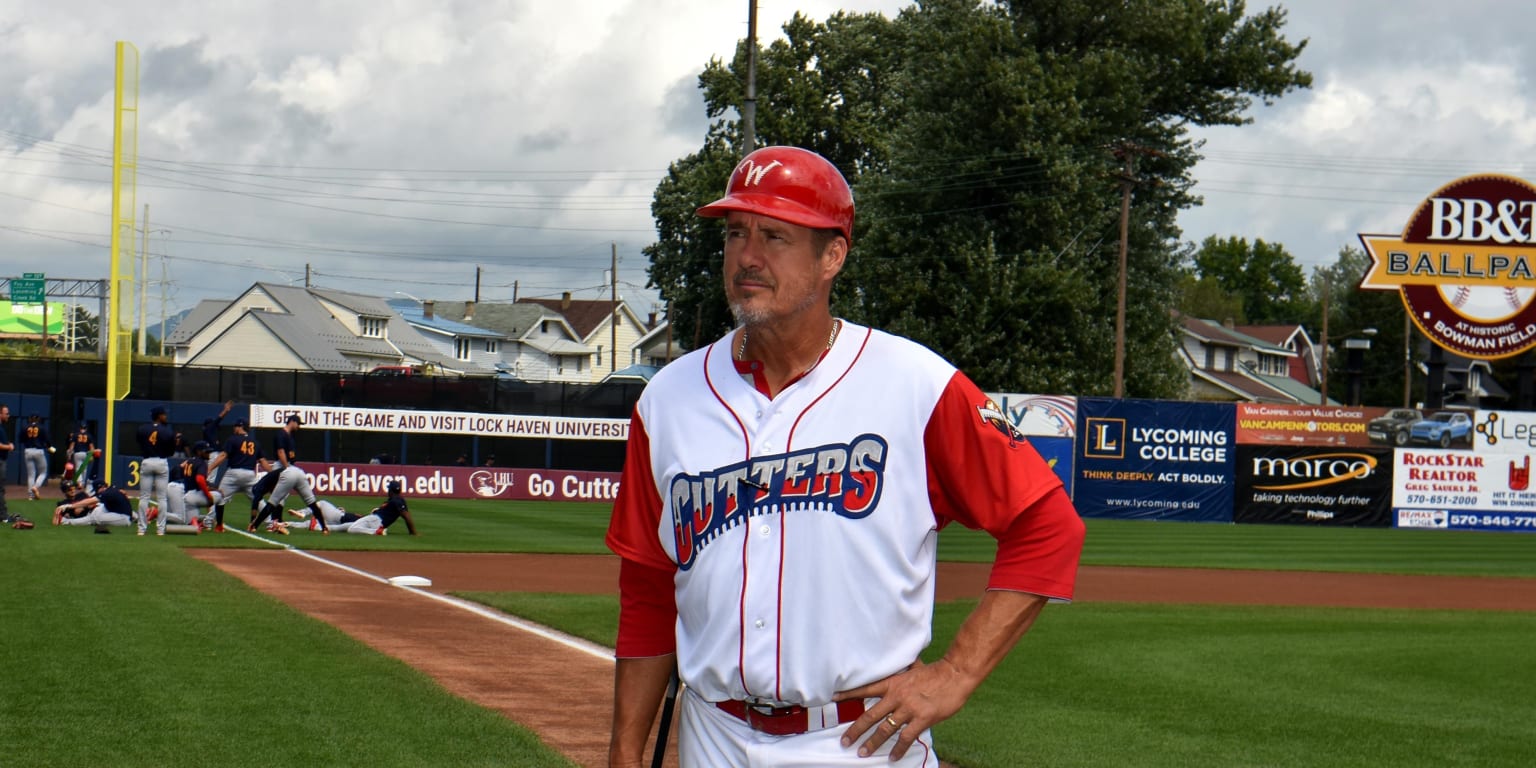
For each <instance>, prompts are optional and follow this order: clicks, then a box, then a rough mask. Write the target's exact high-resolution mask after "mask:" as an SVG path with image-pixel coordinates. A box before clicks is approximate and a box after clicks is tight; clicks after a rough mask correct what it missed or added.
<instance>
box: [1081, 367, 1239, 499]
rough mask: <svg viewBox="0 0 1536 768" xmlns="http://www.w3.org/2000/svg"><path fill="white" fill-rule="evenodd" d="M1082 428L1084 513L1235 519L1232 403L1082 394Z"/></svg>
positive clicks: (1234, 458)
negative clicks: (1088, 395)
mask: <svg viewBox="0 0 1536 768" xmlns="http://www.w3.org/2000/svg"><path fill="white" fill-rule="evenodd" d="M1077 433H1078V440H1077V446H1078V448H1077V483H1076V485H1075V488H1074V493H1073V502H1074V503H1075V504H1076V505H1077V509H1078V512H1080V513H1081V514H1082V515H1083V516H1085V517H1120V518H1139V519H1157V520H1189V521H1202V522H1231V521H1232V494H1233V486H1234V482H1233V471H1234V462H1235V461H1236V458H1237V457H1236V450H1235V446H1234V442H1235V441H1234V440H1233V409H1232V406H1231V405H1230V404H1216V403H1182V402H1171V401H1162V400H1110V399H1103V398H1079V400H1078V426H1077Z"/></svg>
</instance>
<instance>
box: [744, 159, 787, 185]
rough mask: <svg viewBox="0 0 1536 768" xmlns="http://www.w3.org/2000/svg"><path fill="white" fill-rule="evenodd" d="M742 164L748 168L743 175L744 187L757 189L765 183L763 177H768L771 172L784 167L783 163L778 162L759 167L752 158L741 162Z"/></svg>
mask: <svg viewBox="0 0 1536 768" xmlns="http://www.w3.org/2000/svg"><path fill="white" fill-rule="evenodd" d="M741 164H742V165H743V166H746V172H745V173H743V174H742V178H741V185H742V186H743V187H755V186H757V185H758V184H761V183H763V177H764V176H766V175H768V172H769V171H771V170H773V169H774V168H777V167H779V166H781V165H783V163H781V162H779V161H777V160H775V161H773V162H771V163H769V164H767V165H758V164H757V163H754V162H752V159H751V158H747V159H746V160H743V161H741Z"/></svg>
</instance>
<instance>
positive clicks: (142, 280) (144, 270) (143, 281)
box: [139, 203, 149, 357]
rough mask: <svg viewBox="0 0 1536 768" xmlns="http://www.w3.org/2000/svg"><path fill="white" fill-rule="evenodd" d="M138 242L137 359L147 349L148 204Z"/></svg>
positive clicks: (145, 208) (145, 207) (145, 205)
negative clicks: (145, 310) (145, 313)
mask: <svg viewBox="0 0 1536 768" xmlns="http://www.w3.org/2000/svg"><path fill="white" fill-rule="evenodd" d="M139 242H140V243H141V245H139V357H143V356H144V354H145V352H146V350H147V349H148V347H146V346H145V339H144V294H146V293H149V203H145V204H144V234H143V235H142V236H141V238H140V240H139Z"/></svg>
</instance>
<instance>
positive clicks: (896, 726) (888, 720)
mask: <svg viewBox="0 0 1536 768" xmlns="http://www.w3.org/2000/svg"><path fill="white" fill-rule="evenodd" d="M885 724H886V725H889V726H890V727H891V728H892V729H893V730H897V731H899V730H901V723H898V722H896V719H895V718H893V717H891V716H890V715H886V716H885Z"/></svg>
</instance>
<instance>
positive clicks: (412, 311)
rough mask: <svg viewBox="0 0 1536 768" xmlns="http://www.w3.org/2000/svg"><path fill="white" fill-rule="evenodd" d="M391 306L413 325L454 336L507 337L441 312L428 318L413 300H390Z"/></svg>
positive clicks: (478, 337)
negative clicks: (454, 318) (446, 315)
mask: <svg viewBox="0 0 1536 768" xmlns="http://www.w3.org/2000/svg"><path fill="white" fill-rule="evenodd" d="M389 306H390V308H391V309H393V310H394V311H395V312H396V313H398V314H399V315H400V316H401V317H403V318H405V319H406V321H407V322H409V323H411V324H412V325H416V326H421V327H423V328H430V329H431V330H434V331H441V332H442V333H446V334H450V335H453V336H462V337H467V338H475V339H500V338H505V336H506V334H503V333H502V332H501V331H493V330H487V329H485V328H482V327H479V326H474V325H470V324H468V323H464V322H460V321H458V320H453V319H451V318H447V317H444V316H443V313H441V312H436V311H434V312H433V315H432V317H431V318H428V317H427V316H426V313H425V312H423V308H422V306H421V303H420V302H417V301H414V300H412V299H390V300H389Z"/></svg>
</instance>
